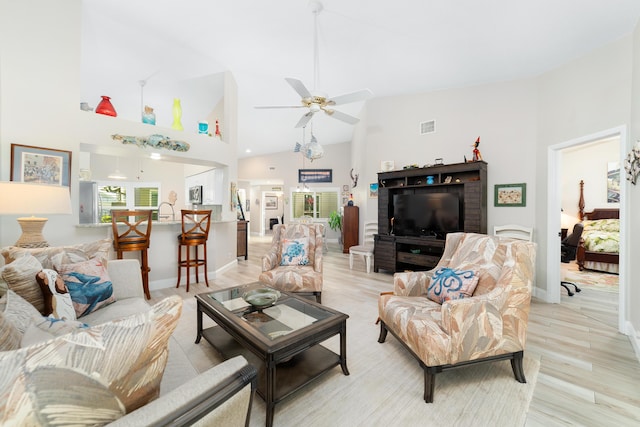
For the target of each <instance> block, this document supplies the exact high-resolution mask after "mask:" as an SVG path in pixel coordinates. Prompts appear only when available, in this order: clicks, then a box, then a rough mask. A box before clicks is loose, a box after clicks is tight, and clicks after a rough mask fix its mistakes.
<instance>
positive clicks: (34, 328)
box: [20, 316, 89, 347]
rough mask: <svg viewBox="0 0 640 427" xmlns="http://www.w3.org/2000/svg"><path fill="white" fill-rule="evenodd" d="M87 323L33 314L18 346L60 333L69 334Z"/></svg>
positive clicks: (38, 341)
mask: <svg viewBox="0 0 640 427" xmlns="http://www.w3.org/2000/svg"><path fill="white" fill-rule="evenodd" d="M88 327H89V325H87V324H86V323H82V322H79V321H77V320H62V319H56V318H55V317H47V316H33V318H32V319H31V323H30V324H29V327H28V328H27V330H26V331H25V332H24V335H22V340H21V341H20V347H28V346H30V345H34V344H38V343H40V342H42V341H47V340H50V339H53V338H55V337H58V336H60V335H65V334H70V333H71V332H75V331H77V330H78V329H87V328H88Z"/></svg>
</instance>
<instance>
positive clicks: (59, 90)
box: [0, 0, 238, 283]
mask: <svg viewBox="0 0 640 427" xmlns="http://www.w3.org/2000/svg"><path fill="white" fill-rule="evenodd" d="M81 11H82V1H81V0H60V1H56V2H51V1H47V0H30V1H29V2H18V1H2V2H0V179H2V180H4V181H7V180H9V172H10V153H11V144H12V143H15V144H22V145H32V146H38V147H46V148H55V149H61V150H68V151H71V153H72V157H71V201H72V207H73V210H74V213H73V215H68V216H62V215H60V216H51V217H50V218H49V221H48V223H47V225H46V226H45V228H44V235H45V238H46V239H47V240H48V241H49V243H50V244H51V245H52V246H55V245H68V244H73V243H79V242H86V241H90V240H93V239H95V238H104V237H105V234H106V230H104V229H93V230H91V229H86V228H85V229H83V228H78V227H77V224H78V208H77V206H78V173H79V162H80V161H79V159H80V158H81V157H82V156H80V154H79V153H80V146H81V144H82V145H83V146H92V147H93V148H95V151H94V152H96V153H101V150H103V149H105V150H108V151H111V150H114V149H116V150H118V151H120V152H124V153H125V154H122V155H123V156H126V157H128V158H138V157H140V156H141V155H145V154H146V153H145V152H144V149H140V148H138V147H135V146H129V147H124V146H122V144H120V143H116V142H114V141H113V140H112V139H111V135H113V134H116V133H119V134H123V135H134V136H145V135H148V134H149V133H151V132H152V131H153V132H158V133H160V132H162V133H163V134H165V135H167V136H170V137H172V138H175V139H178V138H179V139H182V140H185V141H186V142H188V143H190V144H191V150H190V151H189V152H187V153H177V152H169V151H167V150H165V151H166V153H163V155H165V154H167V155H171V156H173V157H175V158H176V159H178V160H179V161H181V162H183V163H185V164H187V163H193V164H207V163H212V162H213V163H216V162H218V163H220V164H224V165H228V166H229V168H228V170H229V173H228V176H227V177H225V182H224V188H227V189H228V188H229V182H230V181H235V180H236V177H237V162H236V145H237V144H236V138H237V125H238V124H237V121H236V116H237V114H236V113H235V111H236V110H237V96H236V93H237V88H236V85H235V80H234V79H233V77H232V76H231V75H230V73H225V74H224V89H225V102H224V117H225V123H224V129H225V138H224V142H221V141H218V140H216V139H215V138H209V137H207V136H204V135H198V134H197V133H195V130H194V131H193V132H189V131H184V132H178V131H174V130H172V129H169V128H163V127H160V126H156V127H153V128H150V127H149V126H148V125H144V124H142V123H139V122H137V121H127V120H125V119H122V118H113V117H107V116H101V115H98V114H88V113H86V112H83V111H80V109H79V103H80V101H81V98H80V97H81V95H80V93H81V91H80V86H81V83H80V80H81V76H80V69H81V66H80V64H81V57H80V55H81V53H80V52H81V40H80V34H81V24H82V23H81V16H82V15H81ZM212 107H213V106H212ZM85 160H86V158H85ZM133 162H134V164H137V161H135V160H134V161H133ZM135 167H136V168H137V166H135ZM185 168H186V166H185ZM151 169H152V167H150V170H151ZM176 179H178V180H179V181H180V184H179V185H180V187H182V186H183V184H182V179H183V178H176ZM149 180H155V178H153V177H150V178H149ZM170 186H171V184H168V187H170ZM176 187H177V185H176ZM176 191H178V189H177V188H176ZM229 200H230V197H229V191H225V201H226V203H224V205H225V206H226V207H227V208H226V209H223V212H222V218H223V220H227V221H235V219H236V216H235V211H232V210H231V208H230V206H229V203H228V202H229ZM225 224H226V225H221V226H219V227H217V229H215V230H214V232H215V234H216V236H215V240H213V242H215V244H213V245H211V244H210V245H209V250H210V253H209V258H208V261H209V267H210V270H213V271H215V270H218V269H220V268H224V266H226V265H227V264H229V263H231V262H235V260H236V258H235V250H233V251H229V250H227V249H226V248H235V247H236V243H235V240H236V226H235V223H231V222H229V223H225ZM173 234H174V237H173V238H172V241H174V242H175V233H173ZM19 235H20V230H19V227H17V225H16V220H15V216H3V217H0V246H7V245H11V244H13V243H14V242H15V241H16V240H17V239H18V237H19ZM152 246H153V238H152ZM175 251H176V249H175V246H172V247H168V248H167V252H166V253H163V251H162V249H160V247H158V248H155V250H154V251H151V252H150V257H151V259H150V264H151V265H152V272H151V275H152V276H151V280H152V281H153V280H157V281H167V282H171V281H172V279H171V277H172V276H171V275H173V277H175V274H176V271H177V269H176V268H175V264H174V261H173V260H174V259H176V257H175ZM154 257H155V258H154ZM167 259H170V260H172V261H171V263H167ZM154 265H155V266H158V265H161V266H162V267H156V268H154ZM165 266H166V268H167V269H166V270H164V267H165ZM174 283H175V282H174Z"/></svg>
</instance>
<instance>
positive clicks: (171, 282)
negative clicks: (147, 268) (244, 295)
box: [149, 259, 257, 291]
mask: <svg viewBox="0 0 640 427" xmlns="http://www.w3.org/2000/svg"><path fill="white" fill-rule="evenodd" d="M236 264H238V260H237V259H234V260H232V261H230V262H229V263H227V264H225V265H223V266H222V267H220V268H219V269H217V270H216V271H208V272H207V278H208V279H210V280H213V279H216V278H217V277H218V276H219V275H220V274H222V273H224V272H225V271H227V270H229V269H230V268H232V267H234V266H235V265H236ZM198 276H199V277H201V278H202V277H204V274H202V273H200V274H198ZM256 280H257V278H256ZM177 282H178V276H174V277H169V278H166V279H159V280H153V281H151V282H149V290H150V291H157V290H159V289H166V288H172V287H175V286H176V283H177ZM181 282H182V283H185V284H186V283H187V278H186V277H184V276H183V277H182V278H181ZM189 282H190V283H196V275H195V273H193V274H191V277H189Z"/></svg>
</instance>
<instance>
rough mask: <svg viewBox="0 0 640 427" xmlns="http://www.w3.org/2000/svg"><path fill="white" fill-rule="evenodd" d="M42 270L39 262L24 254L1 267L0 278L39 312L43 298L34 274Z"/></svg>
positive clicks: (41, 308)
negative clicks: (0, 274)
mask: <svg viewBox="0 0 640 427" xmlns="http://www.w3.org/2000/svg"><path fill="white" fill-rule="evenodd" d="M41 270H42V265H41V264H40V262H39V261H38V260H37V259H36V258H35V257H33V256H32V255H30V254H24V255H23V256H21V257H20V258H18V259H16V260H15V261H14V262H12V263H11V264H8V265H5V266H4V267H2V270H0V271H2V278H3V279H4V281H5V282H7V286H8V287H9V289H11V290H12V291H14V292H15V293H16V294H18V295H20V296H21V297H22V298H24V299H25V300H27V301H28V302H29V303H30V304H31V305H33V306H34V307H35V308H36V310H38V311H40V312H41V313H42V312H43V311H44V298H42V291H41V290H40V286H38V282H37V281H36V274H38V273H39V272H40V271H41Z"/></svg>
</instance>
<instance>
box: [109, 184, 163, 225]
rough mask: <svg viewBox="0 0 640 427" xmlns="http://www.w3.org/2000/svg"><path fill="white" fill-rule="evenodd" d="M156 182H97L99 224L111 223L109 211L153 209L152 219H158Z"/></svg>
mask: <svg viewBox="0 0 640 427" xmlns="http://www.w3.org/2000/svg"><path fill="white" fill-rule="evenodd" d="M158 194H160V184H159V183H156V182H98V210H99V216H98V217H99V218H100V222H111V209H153V210H154V211H155V212H154V213H153V217H152V219H154V220H157V219H158Z"/></svg>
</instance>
